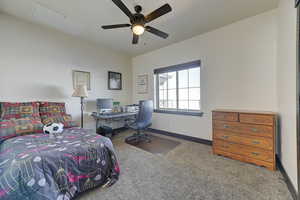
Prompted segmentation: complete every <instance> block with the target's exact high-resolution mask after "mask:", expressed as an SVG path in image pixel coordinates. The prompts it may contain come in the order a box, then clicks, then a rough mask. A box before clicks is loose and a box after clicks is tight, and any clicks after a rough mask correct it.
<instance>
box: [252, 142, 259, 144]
mask: <svg viewBox="0 0 300 200" xmlns="http://www.w3.org/2000/svg"><path fill="white" fill-rule="evenodd" d="M252 144H260V142H259V141H253V142H252Z"/></svg>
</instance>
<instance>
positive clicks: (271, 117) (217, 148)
mask: <svg viewBox="0 0 300 200" xmlns="http://www.w3.org/2000/svg"><path fill="white" fill-rule="evenodd" d="M212 118H213V152H214V154H217V155H223V156H226V157H230V158H232V159H235V160H240V161H243V162H248V163H253V164H256V165H259V166H264V167H266V168H267V169H270V170H276V159H275V152H276V151H275V144H276V143H275V139H276V121H277V120H276V119H277V117H276V114H275V113H272V112H249V111H238V110H214V111H213V113H212Z"/></svg>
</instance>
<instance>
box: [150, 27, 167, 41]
mask: <svg viewBox="0 0 300 200" xmlns="http://www.w3.org/2000/svg"><path fill="white" fill-rule="evenodd" d="M146 31H148V32H150V33H153V34H154V35H157V36H158V37H162V38H164V39H166V38H167V37H169V34H167V33H164V32H162V31H160V30H158V29H156V28H153V27H151V26H146Z"/></svg>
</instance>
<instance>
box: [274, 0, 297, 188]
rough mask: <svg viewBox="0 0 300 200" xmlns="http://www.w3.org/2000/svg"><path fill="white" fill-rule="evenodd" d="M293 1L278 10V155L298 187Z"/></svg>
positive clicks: (282, 2) (290, 0)
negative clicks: (279, 144)
mask: <svg viewBox="0 0 300 200" xmlns="http://www.w3.org/2000/svg"><path fill="white" fill-rule="evenodd" d="M294 3H295V1H294V0H281V1H280V3H279V8H278V25H279V26H278V61H277V79H278V81H277V87H278V110H279V114H280V130H279V139H280V143H281V146H280V147H279V156H280V158H281V161H282V164H283V166H284V168H285V170H286V172H287V174H288V176H289V177H290V179H291V180H292V182H293V184H294V186H295V188H296V190H297V189H298V186H297V128H296V127H297V121H296V120H297V119H296V117H297V116H296V109H297V107H296V103H297V102H296V101H297V96H296V76H297V75H296V73H297V70H296V60H297V59H296V55H297V54H296V42H297V36H296V30H297V29H296V28H297V27H296V20H297V10H296V9H295V7H294Z"/></svg>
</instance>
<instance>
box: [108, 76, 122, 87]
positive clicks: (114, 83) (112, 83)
mask: <svg viewBox="0 0 300 200" xmlns="http://www.w3.org/2000/svg"><path fill="white" fill-rule="evenodd" d="M108 89H109V90H122V74H121V73H118V72H111V71H109V72H108Z"/></svg>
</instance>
